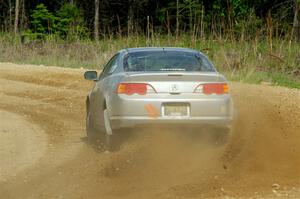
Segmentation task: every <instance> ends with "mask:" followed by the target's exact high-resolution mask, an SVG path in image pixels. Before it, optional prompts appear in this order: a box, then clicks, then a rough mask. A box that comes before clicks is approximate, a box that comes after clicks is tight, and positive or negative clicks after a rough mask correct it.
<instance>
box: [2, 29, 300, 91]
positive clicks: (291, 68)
mask: <svg viewBox="0 0 300 199" xmlns="http://www.w3.org/2000/svg"><path fill="white" fill-rule="evenodd" d="M148 45H150V46H169V47H188V48H194V49H197V50H200V51H202V52H204V53H205V54H206V55H207V56H208V57H209V58H210V59H211V60H212V61H213V63H214V64H215V66H216V67H217V69H218V70H219V71H221V72H223V73H225V75H226V77H227V78H228V79H229V80H232V81H240V82H247V83H260V82H270V83H271V84H273V85H280V86H286V87H291V88H300V76H299V74H300V45H299V43H296V42H290V41H289V40H288V39H273V43H272V49H271V48H270V45H269V43H268V41H267V40H266V39H257V40H254V41H228V40H227V41H226V40H224V39H215V38H206V39H200V38H192V37H191V36H190V35H188V34H186V35H182V36H180V37H179V38H178V39H177V40H176V38H175V37H168V36H167V35H154V36H153V37H152V38H151V39H149V40H147V38H145V37H144V36H134V35H133V36H130V37H118V38H106V39H102V40H100V41H98V42H95V41H92V40H80V41H75V42H68V41H63V40H58V39H57V38H52V37H48V38H47V39H46V40H44V41H32V42H29V43H26V44H22V43H21V42H20V39H19V38H15V37H13V36H11V35H9V34H3V33H2V34H0V61H1V62H14V63H23V64H36V65H54V66H61V67H72V68H80V67H83V68H89V69H101V68H102V67H103V65H104V64H105V63H106V62H107V61H108V59H109V58H110V57H111V56H112V55H113V54H114V53H115V52H117V51H118V50H120V49H122V48H129V47H143V46H148Z"/></svg>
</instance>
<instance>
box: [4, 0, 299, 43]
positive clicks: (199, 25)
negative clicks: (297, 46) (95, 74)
mask: <svg viewBox="0 0 300 199" xmlns="http://www.w3.org/2000/svg"><path fill="white" fill-rule="evenodd" d="M299 10H300V0H113V1H112V0H0V31H2V32H14V33H15V34H20V33H21V34H24V33H27V34H38V35H53V34H54V35H59V36H60V37H62V38H67V37H69V36H70V35H73V36H74V35H75V36H76V37H88V38H95V39H98V38H102V37H112V36H125V35H133V34H139V35H140V34H144V35H146V36H148V37H151V35H153V34H168V35H173V36H179V35H180V34H182V33H188V34H191V35H192V36H193V37H209V36H212V37H229V38H237V37H238V38H240V37H245V39H247V38H249V39H251V38H254V37H257V35H261V34H263V35H270V34H271V35H272V36H277V37H283V36H286V35H288V36H291V38H292V37H293V36H295V37H298V38H299V37H300V28H299V27H300V23H299V22H300V20H299V18H300V13H299Z"/></svg>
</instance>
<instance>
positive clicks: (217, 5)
mask: <svg viewBox="0 0 300 199" xmlns="http://www.w3.org/2000/svg"><path fill="white" fill-rule="evenodd" d="M0 2H1V3H0V35H1V36H0V43H1V46H0V50H2V52H3V53H2V55H0V60H2V61H16V62H20V61H23V62H26V63H27V62H28V63H35V64H45V65H49V64H50V65H60V66H71V67H75V66H76V67H90V68H95V67H99V65H100V66H102V65H103V63H105V61H107V57H109V56H110V55H111V54H112V53H113V52H115V51H116V50H118V49H120V48H125V47H135V46H180V47H191V48H196V49H199V50H201V51H203V52H204V53H206V54H207V55H208V56H209V57H210V58H211V59H212V60H213V61H215V62H216V65H217V68H219V69H220V70H225V71H228V72H229V73H230V75H231V76H232V77H233V79H236V78H237V79H238V80H241V79H244V78H245V76H246V77H248V76H249V77H250V76H253V75H252V73H253V74H256V73H257V72H259V73H260V74H262V77H260V76H259V77H260V78H258V79H255V78H254V79H255V80H253V78H250V79H251V81H262V80H266V79H267V80H268V79H271V80H270V81H273V79H274V78H273V77H269V76H270V75H269V74H270V71H272V74H273V72H274V71H275V72H276V73H278V75H279V76H280V77H276V78H275V79H280V82H281V80H282V77H281V76H282V74H286V75H287V76H288V80H286V78H285V77H284V78H283V79H284V80H283V83H282V82H281V83H280V84H288V85H290V83H286V81H287V82H290V80H291V79H292V82H295V81H296V82H297V81H298V80H297V79H299V74H300V72H299V71H300V54H299V52H300V50H299V41H300V0H114V1H110V0H84V1H83V0H47V1H46V0H0ZM74 48H75V50H74ZM12 52H13V54H14V56H12ZM62 54H63V55H64V56H63V55H62ZM66 57H67V59H66ZM232 71H234V74H233V72H232ZM236 71H238V72H236ZM249 71H250V75H249ZM251 71H252V72H251ZM237 73H242V75H241V74H239V75H237V76H236V74H237ZM254 76H255V77H257V75H254ZM276 81H277V80H276ZM295 84H297V83H295ZM292 85H294V83H293V84H292Z"/></svg>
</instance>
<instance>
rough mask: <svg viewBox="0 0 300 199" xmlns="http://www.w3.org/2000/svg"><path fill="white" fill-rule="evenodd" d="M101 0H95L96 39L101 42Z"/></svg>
mask: <svg viewBox="0 0 300 199" xmlns="http://www.w3.org/2000/svg"><path fill="white" fill-rule="evenodd" d="M99 3H100V2H99V0H95V21H94V38H95V40H99V7H100V5H99Z"/></svg>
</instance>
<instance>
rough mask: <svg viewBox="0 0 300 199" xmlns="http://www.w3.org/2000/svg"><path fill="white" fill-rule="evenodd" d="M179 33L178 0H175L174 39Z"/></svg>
mask: <svg viewBox="0 0 300 199" xmlns="http://www.w3.org/2000/svg"><path fill="white" fill-rule="evenodd" d="M178 34H179V0H176V40H177V39H178Z"/></svg>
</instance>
